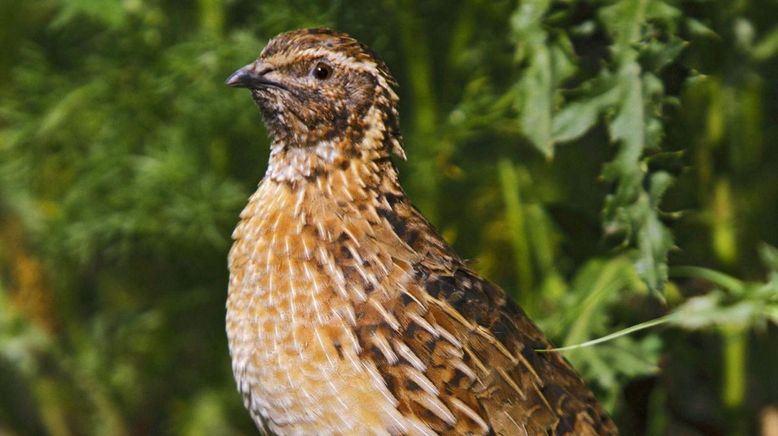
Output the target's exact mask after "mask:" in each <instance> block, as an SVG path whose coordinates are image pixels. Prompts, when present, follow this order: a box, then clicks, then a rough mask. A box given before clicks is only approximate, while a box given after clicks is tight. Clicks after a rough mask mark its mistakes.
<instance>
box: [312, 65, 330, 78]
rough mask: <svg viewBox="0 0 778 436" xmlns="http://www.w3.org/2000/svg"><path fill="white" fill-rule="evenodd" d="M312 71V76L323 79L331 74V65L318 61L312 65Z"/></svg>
mask: <svg viewBox="0 0 778 436" xmlns="http://www.w3.org/2000/svg"><path fill="white" fill-rule="evenodd" d="M312 73H313V77H315V78H317V79H319V80H325V79H328V78H329V77H330V76H331V75H332V67H331V66H329V65H327V64H325V63H324V62H319V63H317V64H316V66H315V67H313V71H312Z"/></svg>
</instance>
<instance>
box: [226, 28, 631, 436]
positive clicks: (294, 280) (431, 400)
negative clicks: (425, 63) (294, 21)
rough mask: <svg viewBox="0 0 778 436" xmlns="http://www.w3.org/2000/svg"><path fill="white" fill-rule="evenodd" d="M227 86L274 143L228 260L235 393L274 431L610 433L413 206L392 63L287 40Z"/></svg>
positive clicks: (604, 419) (359, 47)
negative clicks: (239, 93) (254, 110)
mask: <svg viewBox="0 0 778 436" xmlns="http://www.w3.org/2000/svg"><path fill="white" fill-rule="evenodd" d="M227 85H229V86H233V87H242V88H248V89H249V90H250V91H251V96H252V97H253V100H254V101H255V102H256V104H257V105H258V106H259V109H260V111H261V113H262V118H263V120H264V123H265V125H266V126H267V129H268V131H269V132H270V134H271V136H272V141H271V145H270V158H269V163H268V167H267V172H266V173H265V176H264V177H263V178H262V180H261V182H260V183H259V186H258V189H257V191H256V192H255V193H254V194H253V195H252V196H251V197H250V199H249V202H248V204H247V205H246V207H245V209H243V211H242V213H241V214H240V222H239V224H238V225H237V227H236V228H235V230H234V232H233V235H232V237H233V239H234V244H233V246H232V249H231V250H230V254H229V270H230V280H229V295H228V299H227V317H226V327H227V335H228V339H229V350H230V355H231V359H232V369H233V373H234V376H235V380H236V383H237V387H238V390H239V391H240V393H241V394H242V397H243V401H244V404H245V406H246V408H247V409H248V410H249V412H250V414H251V416H252V418H253V420H254V421H255V422H256V424H257V426H258V428H259V430H260V431H261V432H262V433H267V434H279V435H281V434H317V435H327V434H382V435H400V434H403V435H405V434H407V435H435V434H473V435H481V434H499V435H535V434H543V435H545V434H576V435H590V434H616V433H617V430H616V427H615V426H614V424H613V422H612V421H611V419H610V418H609V417H608V415H607V414H606V413H605V411H604V410H603V409H602V407H601V406H600V404H599V403H598V402H597V400H596V399H595V397H594V395H593V394H592V392H591V391H590V390H589V388H588V387H587V386H586V385H585V384H584V382H583V381H582V380H581V378H580V377H579V376H578V375H577V374H576V372H575V370H574V369H573V368H572V367H571V366H570V364H569V363H567V361H566V360H565V359H564V358H563V357H561V356H560V355H559V354H557V353H555V352H538V350H543V349H545V350H548V349H550V348H551V345H550V343H549V341H548V340H547V339H546V338H545V336H544V335H543V333H541V331H540V330H539V329H538V328H537V327H536V326H535V325H534V324H533V323H532V321H530V319H529V318H528V317H527V315H525V313H524V312H523V311H522V310H521V309H520V308H519V307H518V306H517V305H515V304H514V303H513V302H511V300H510V299H508V298H507V297H506V294H505V292H504V291H503V290H502V289H500V288H499V287H497V286H496V285H494V284H492V283H490V282H489V281H487V280H485V279H484V278H482V277H481V276H479V275H478V273H476V272H475V271H473V270H472V269H471V268H470V267H469V266H468V264H467V263H466V262H465V261H463V260H462V259H461V258H460V257H459V256H457V254H456V253H455V252H454V251H453V250H452V248H451V247H450V246H449V245H448V244H447V243H446V242H445V241H444V240H443V239H442V238H441V237H440V235H439V234H438V233H437V232H436V231H435V229H434V228H433V227H432V225H430V223H429V222H427V220H426V219H425V218H424V217H423V216H422V215H421V213H420V212H419V211H418V210H417V209H415V208H414V206H413V205H412V204H411V202H410V200H409V199H408V197H407V196H406V195H405V193H404V192H403V189H402V187H401V186H400V184H399V181H398V173H397V169H396V168H395V166H394V164H393V162H392V160H391V159H390V156H391V155H392V154H394V155H397V156H398V157H400V158H403V159H404V158H405V154H404V151H403V144H402V138H401V136H400V128H399V120H398V96H397V94H396V93H395V91H394V88H396V86H397V84H396V82H395V80H394V79H393V78H392V75H391V74H390V72H389V70H388V68H387V66H386V64H385V63H384V62H383V61H382V60H381V59H380V58H379V57H378V55H376V54H375V53H374V52H372V51H371V50H370V49H368V48H367V47H366V46H365V45H363V44H361V43H359V42H358V41H356V40H355V39H353V38H352V37H350V36H348V35H346V34H344V33H339V32H335V31H332V30H328V29H304V30H295V31H290V32H286V33H282V34H280V35H278V36H276V37H275V38H273V39H272V40H270V42H269V43H268V44H267V46H266V47H265V48H264V49H263V50H262V52H261V54H260V55H259V58H258V59H257V60H256V61H254V62H252V63H250V64H248V65H246V66H245V67H243V68H241V69H239V70H237V71H236V72H235V73H234V74H232V75H231V76H230V77H229V79H227Z"/></svg>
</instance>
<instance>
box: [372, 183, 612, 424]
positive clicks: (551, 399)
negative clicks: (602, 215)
mask: <svg viewBox="0 0 778 436" xmlns="http://www.w3.org/2000/svg"><path fill="white" fill-rule="evenodd" d="M384 204H388V205H390V206H391V207H389V208H384V209H381V210H379V211H378V212H379V214H380V215H381V216H382V217H383V218H384V219H385V220H386V221H388V222H389V224H390V225H391V227H392V229H393V231H394V234H395V235H396V236H397V237H398V238H399V239H401V240H402V241H403V243H404V244H405V245H406V246H407V247H409V248H411V250H412V252H413V253H415V257H412V258H410V259H402V260H401V259H400V256H398V257H397V258H396V259H395V261H396V262H397V263H400V264H401V265H402V267H403V269H405V270H407V271H408V276H409V277H410V278H409V279H408V280H407V281H406V282H405V283H403V284H402V285H401V286H400V288H401V290H400V292H399V295H398V296H397V297H396V298H393V299H391V300H390V301H385V302H384V303H383V307H385V309H384V310H386V311H387V312H389V313H390V314H391V315H389V316H391V318H392V319H394V320H396V322H394V323H380V322H379V323H363V324H362V325H363V326H366V328H365V329H363V331H361V332H360V334H359V335H360V342H362V343H363V344H365V345H366V346H365V348H364V353H366V354H368V355H369V356H367V357H369V358H370V359H372V360H373V362H375V364H376V367H377V368H378V370H379V372H380V373H381V375H382V376H383V379H384V380H385V382H386V385H387V387H388V388H389V390H390V391H391V392H392V393H393V394H394V396H395V398H397V400H398V401H399V405H398V408H399V410H400V411H401V412H402V413H403V414H404V415H406V416H411V417H415V419H418V420H419V421H420V422H421V423H423V424H424V425H426V426H428V427H429V428H430V429H432V430H433V431H435V432H436V433H441V434H446V433H452V434H503V435H520V434H530V435H532V434H546V433H547V432H553V434H576V435H590V434H591V435H600V434H617V430H616V427H615V426H614V424H613V422H612V421H611V420H610V418H609V417H608V415H607V414H606V413H605V412H604V410H603V409H602V408H601V406H600V405H599V403H598V402H597V400H596V399H595V397H594V395H593V394H592V392H591V391H590V390H589V388H588V387H587V386H586V385H585V384H584V382H583V381H582V380H581V378H580V377H579V376H578V375H577V374H576V372H575V370H574V369H573V368H572V367H571V366H570V364H569V363H568V362H567V361H566V360H565V359H564V358H563V357H562V356H561V355H559V354H558V353H555V352H545V353H542V352H538V351H537V350H542V349H549V348H551V344H550V343H549V341H548V340H547V339H546V338H545V336H544V335H543V333H541V331H540V330H539V329H538V328H537V327H536V326H535V325H534V324H533V323H532V321H530V319H529V318H528V317H527V315H526V314H525V313H524V312H523V311H522V310H521V309H520V308H519V307H518V306H517V305H515V304H514V303H513V302H512V301H510V299H508V298H507V297H506V294H505V292H504V291H503V290H502V289H500V288H499V287H498V286H496V285H494V284H492V283H490V282H489V281H487V280H485V279H483V278H482V277H480V276H479V275H478V274H477V273H475V272H474V271H472V270H470V269H469V268H468V267H467V266H466V265H465V263H464V262H463V261H462V260H461V259H460V258H459V257H458V256H457V255H456V254H455V253H454V252H453V250H452V249H451V248H450V247H449V246H448V245H447V244H446V243H445V242H444V241H443V239H442V238H441V237H440V236H439V235H438V234H437V233H436V232H435V230H434V229H433V228H432V226H431V225H430V224H429V223H428V222H427V221H426V220H425V219H424V217H423V216H422V215H421V214H420V213H419V212H418V211H417V210H416V209H415V208H414V207H413V206H412V205H410V203H407V202H406V201H401V200H400V199H398V198H395V199H392V198H389V199H388V200H387V201H385V202H384ZM385 316H386V315H385Z"/></svg>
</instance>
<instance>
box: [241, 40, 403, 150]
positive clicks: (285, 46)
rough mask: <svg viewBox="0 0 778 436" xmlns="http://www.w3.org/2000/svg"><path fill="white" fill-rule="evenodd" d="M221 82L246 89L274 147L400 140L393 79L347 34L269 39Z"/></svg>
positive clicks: (381, 144) (353, 146)
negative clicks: (255, 55) (258, 53)
mask: <svg viewBox="0 0 778 436" xmlns="http://www.w3.org/2000/svg"><path fill="white" fill-rule="evenodd" d="M227 85H229V86H233V87H242V88H248V89H250V90H251V94H252V96H253V98H254V101H255V102H256V103H257V105H258V106H259V107H260V110H261V112H262V115H263V118H264V121H265V124H266V125H267V127H268V129H269V130H270V133H271V135H272V136H273V139H274V145H277V146H280V147H286V148H308V149H316V148H317V147H320V146H321V145H322V144H328V148H330V149H335V150H339V151H341V152H345V153H351V154H354V153H359V152H360V147H361V148H368V149H372V148H375V149H380V148H383V149H385V150H386V151H387V153H388V152H389V151H394V152H395V153H397V154H399V155H400V156H404V154H403V152H402V148H401V145H400V142H399V141H400V140H399V138H400V134H399V121H398V114H397V102H398V97H397V94H396V93H395V92H394V90H393V87H395V86H396V82H395V80H394V78H393V77H392V75H391V73H390V72H389V69H388V68H387V67H386V64H384V62H383V61H382V60H381V59H380V58H379V57H378V56H377V55H376V54H375V53H373V52H372V51H371V50H370V49H368V48H367V47H366V46H364V45H363V44H361V43H359V42H358V41H357V40H355V39H354V38H352V37H350V36H348V35H346V34H344V33H339V32H334V31H332V30H328V29H303V30H294V31H290V32H286V33H282V34H280V35H278V36H276V37H275V38H273V39H271V40H270V42H269V43H268V44H267V46H266V47H265V48H264V49H263V50H262V52H261V53H260V55H259V58H258V59H257V60H256V61H254V62H252V63H250V64H248V65H246V66H245V67H243V68H241V69H239V70H237V71H236V72H235V73H233V74H232V75H231V76H230V77H229V78H228V79H227Z"/></svg>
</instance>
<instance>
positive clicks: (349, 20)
mask: <svg viewBox="0 0 778 436" xmlns="http://www.w3.org/2000/svg"><path fill="white" fill-rule="evenodd" d="M776 15H778V7H777V6H776V4H775V3H774V2H770V1H767V0H748V1H740V2H724V1H716V0H702V1H696V2H690V1H685V2H684V1H679V0H664V1H659V0H657V1H645V0H609V1H595V0H585V1H579V2H573V1H548V0H526V1H521V2H519V3H514V2H507V1H502V0H499V1H489V2H487V1H478V0H457V1H454V2H450V1H447V2H444V1H438V0H436V1H430V2H412V1H408V0H392V1H386V2H383V3H380V4H378V5H372V7H365V5H364V4H362V3H360V2H355V1H351V0H340V1H325V0H316V1H284V2H282V1H275V0H272V1H263V2H249V1H245V0H233V1H230V2H218V1H216V0H199V1H197V2H193V3H191V4H187V5H181V4H175V3H172V2H160V1H158V0H128V1H122V2H102V1H96V0H50V1H46V2H24V1H21V0H5V1H3V2H0V24H1V25H0V44H2V48H3V50H2V51H0V380H1V381H2V382H0V433H11V434H57V435H59V434H63V435H65V434H72V433H76V434H137V433H142V434H146V433H153V434H159V433H173V434H191V435H195V434H241V433H244V434H253V433H254V431H255V430H254V429H253V425H252V423H251V421H250V419H249V418H248V415H247V413H246V412H245V411H244V410H243V408H242V405H241V400H240V397H239V395H238V394H237V393H236V391H235V389H234V385H233V381H232V376H231V374H230V364H229V357H228V355H227V348H226V340H225V337H224V333H223V332H224V321H223V316H224V309H223V308H224V300H225V296H226V295H225V294H226V283H227V271H226V266H225V259H226V256H227V250H228V249H229V244H230V241H229V235H230V233H231V229H232V227H233V225H234V223H235V222H236V220H237V214H238V211H239V210H240V208H241V207H242V205H243V203H244V202H245V201H246V198H247V197H248V196H249V195H250V193H251V192H252V190H253V189H254V187H255V186H256V183H257V181H258V180H259V178H260V177H261V175H262V173H263V169H264V165H265V162H266V159H267V137H266V134H265V131H264V128H263V127H262V124H261V121H260V118H259V115H258V113H257V111H256V108H254V107H253V104H252V103H251V101H250V99H249V98H248V96H247V95H246V94H245V93H242V92H236V91H234V90H230V89H228V88H226V87H225V86H224V85H223V81H224V79H225V78H226V77H227V75H229V73H231V72H232V71H233V70H234V69H236V68H238V67H240V66H242V65H244V64H246V63H248V62H249V61H250V60H251V59H252V58H253V57H254V56H256V54H257V53H258V51H259V50H260V49H261V47H262V46H263V44H264V42H265V41H266V40H267V39H268V38H269V37H271V36H273V35H274V34H276V33H278V32H281V31H284V30H289V29H292V28H297V27H302V26H312V25H327V26H331V27H335V28H337V29H340V30H344V31H347V32H349V33H352V34H354V35H355V36H356V37H358V38H359V39H360V40H362V41H364V42H366V43H368V45H370V46H372V48H374V49H375V50H376V51H377V52H379V53H381V54H382V56H383V57H384V58H385V60H386V61H387V64H388V65H389V66H390V68H391V69H392V71H393V72H394V73H395V75H396V76H397V78H398V80H399V82H400V83H401V84H402V87H401V88H400V89H399V92H400V94H401V102H402V107H401V114H402V122H403V134H404V137H405V138H406V148H407V152H408V162H407V163H402V162H401V163H399V165H400V167H401V170H402V177H403V179H404V180H403V183H404V185H405V186H406V187H407V188H408V192H409V195H410V196H411V197H412V198H413V200H414V202H415V203H416V204H417V205H418V206H419V207H420V208H421V209H422V211H423V212H424V213H425V214H426V215H427V216H428V217H430V218H431V220H432V221H433V222H434V223H435V225H436V226H438V228H439V229H440V230H441V232H442V233H443V235H444V236H445V237H446V238H447V239H448V240H449V241H450V242H451V243H452V244H453V245H454V246H455V247H456V249H457V250H458V252H459V253H460V254H462V255H463V257H469V258H473V259H474V268H476V269H477V270H479V271H480V272H482V273H484V274H485V275H486V276H488V277H490V278H492V279H493V280H495V281H496V282H498V283H500V284H501V285H502V286H503V287H504V288H505V289H506V290H507V291H508V292H509V293H511V294H512V295H513V296H514V297H515V298H516V300H517V301H518V302H520V303H521V305H522V307H524V309H525V310H526V311H527V312H528V313H530V315H532V317H533V319H535V320H537V321H538V323H539V324H540V325H541V326H542V327H543V329H544V330H545V331H546V332H547V333H548V334H549V335H550V336H551V337H552V338H553V339H554V341H555V342H556V343H557V344H559V345H561V346H564V348H565V350H566V351H564V353H565V354H566V356H567V357H568V358H569V359H570V361H571V362H572V363H573V364H574V365H575V366H576V367H577V368H578V370H579V371H580V372H581V374H582V375H583V376H584V378H586V379H587V380H588V381H589V382H590V384H591V385H592V386H593V387H594V388H595V390H596V391H597V393H598V395H599V397H600V398H601V399H602V400H603V402H604V403H605V404H606V406H607V407H608V408H609V410H611V411H612V413H613V414H614V416H615V418H616V420H617V422H618V423H619V425H620V426H621V427H622V429H623V432H624V434H642V433H647V434H679V433H683V434H702V433H710V432H716V433H728V434H751V433H755V432H756V428H757V425H758V422H757V416H758V415H759V412H760V411H761V410H762V409H763V408H764V407H766V406H767V405H769V404H776V403H778V378H777V377H775V375H776V370H775V368H774V366H775V365H774V362H775V361H778V351H777V350H778V338H777V337H776V336H777V335H776V331H778V327H776V325H778V300H776V298H778V297H776V296H777V295H778V250H776V249H775V248H773V247H775V246H776V245H778V233H777V232H778V209H776V207H775V205H776V204H778V147H776V146H775V144H776V142H778V127H777V126H778V124H776V123H775V110H774V109H775V107H774V102H775V101H778V100H777V98H778V82H775V81H774V80H772V78H773V77H775V75H776V74H778V56H777V54H778V26H776V24H775V20H774V18H773V17H775V16H776ZM452 199H456V201H452ZM668 211H680V212H668ZM660 325H661V327H659V326H660ZM581 344H583V345H581Z"/></svg>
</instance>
